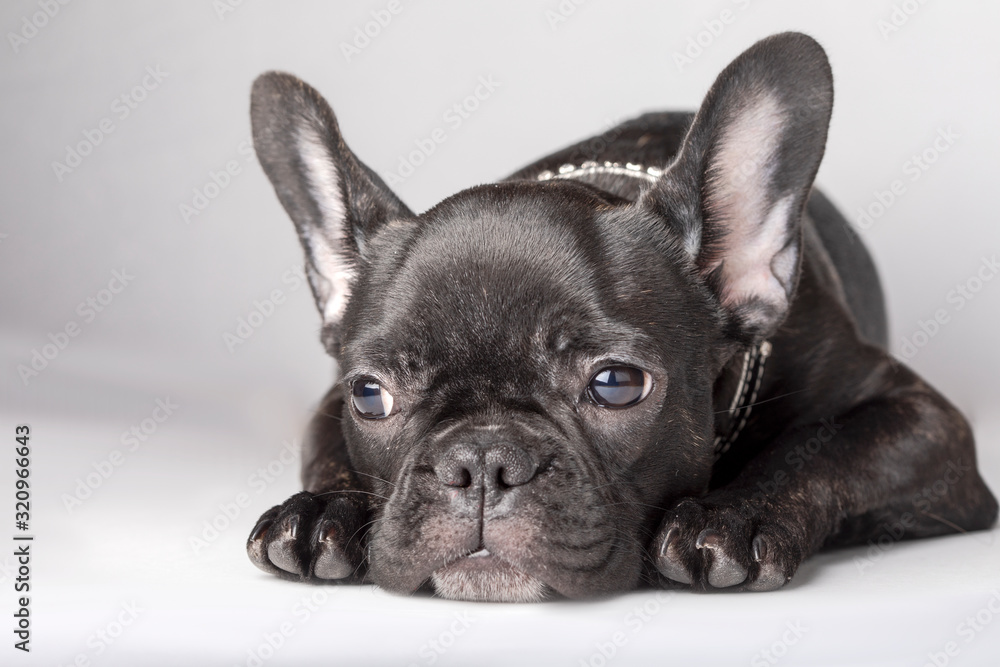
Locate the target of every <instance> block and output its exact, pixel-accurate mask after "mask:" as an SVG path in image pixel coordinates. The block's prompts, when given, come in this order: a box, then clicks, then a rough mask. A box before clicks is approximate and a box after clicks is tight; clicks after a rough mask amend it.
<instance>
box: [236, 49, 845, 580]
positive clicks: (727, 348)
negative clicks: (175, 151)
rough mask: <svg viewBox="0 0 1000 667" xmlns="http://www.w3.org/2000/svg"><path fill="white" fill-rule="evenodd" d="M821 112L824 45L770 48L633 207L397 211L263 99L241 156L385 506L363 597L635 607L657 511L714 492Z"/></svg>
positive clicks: (506, 187)
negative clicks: (271, 200) (259, 182)
mask: <svg viewBox="0 0 1000 667" xmlns="http://www.w3.org/2000/svg"><path fill="white" fill-rule="evenodd" d="M831 104H832V82H831V76H830V70H829V66H828V64H827V61H826V58H825V56H824V54H823V51H822V49H821V48H820V47H819V46H818V45H817V44H816V43H815V42H814V41H812V40H811V39H810V38H808V37H805V36H803V35H796V34H785V35H778V36H775V37H772V38H769V39H767V40H764V41H762V42H760V43H758V44H756V45H755V46H753V47H752V48H751V49H750V50H748V51H747V52H745V53H744V54H743V55H741V56H740V57H739V58H738V59H737V60H736V61H734V62H733V63H732V64H731V65H730V66H729V67H728V68H726V70H725V71H724V72H723V73H722V74H721V75H720V76H719V78H718V80H717V81H716V83H715V84H714V86H713V87H712V88H711V90H710V92H709V93H708V95H707V97H706V99H705V102H704V104H703V105H702V107H701V109H700V111H699V112H698V114H697V116H696V117H695V119H694V121H693V123H692V125H691V127H690V129H689V131H688V133H687V136H686V139H685V140H684V143H683V146H682V149H681V151H680V153H679V155H678V156H677V158H676V159H675V160H674V161H673V162H672V163H671V164H670V165H661V166H662V167H664V168H665V170H664V174H663V176H662V177H661V178H660V179H659V180H658V182H655V183H652V184H650V186H649V187H648V188H646V189H645V190H644V191H643V193H642V195H641V196H640V197H639V198H638V199H637V200H636V201H625V200H621V199H618V198H616V197H614V196H612V195H608V194H605V193H602V192H601V191H599V190H597V189H596V188H593V187H590V186H588V185H584V184H581V183H577V182H572V181H568V180H558V179H553V180H549V181H544V182H543V181H530V182H529V181H513V182H504V183H499V184H495V185H485V186H479V187H474V188H471V189H468V190H465V191H462V192H460V193H458V194H456V195H454V196H452V197H449V198H448V199H446V200H444V201H442V202H441V203H439V204H438V205H436V206H434V207H433V208H432V209H430V210H428V211H426V212H425V213H423V214H420V215H415V214H414V213H412V212H411V211H410V210H409V209H408V208H407V207H406V206H405V205H404V204H403V203H402V202H401V201H400V200H399V199H398V198H397V197H396V196H395V195H394V194H393V193H392V192H391V191H390V190H389V188H388V187H387V186H386V185H385V183H384V182H383V181H382V179H380V178H379V177H378V176H377V175H376V174H375V173H374V172H373V171H372V170H371V169H369V168H367V167H366V166H365V165H364V164H362V163H361V161H360V160H358V158H357V157H355V155H354V154H353V153H352V152H351V151H350V149H348V147H347V145H346V144H345V143H344V139H343V137H342V136H341V133H340V129H339V128H338V125H337V121H336V119H335V117H334V115H333V112H332V111H331V109H330V107H329V106H328V105H327V104H326V102H325V101H324V100H323V99H322V98H321V97H320V95H319V94H318V93H317V92H316V91H315V90H313V89H312V88H310V87H309V86H307V85H306V84H304V83H302V82H301V81H299V80H298V79H296V78H294V77H292V76H289V75H286V74H279V73H269V74H265V75H263V76H261V77H260V78H259V79H258V80H257V82H256V83H255V84H254V89H253V100H252V119H253V132H254V142H255V145H256V149H257V153H258V156H259V158H260V161H261V163H262V164H263V167H264V169H265V171H266V172H267V175H268V176H269V178H270V179H271V181H272V183H273V184H274V187H275V190H276V191H277V194H278V197H279V199H280V200H281V203H282V204H283V205H284V207H285V209H286V210H287V211H288V214H289V215H290V216H291V218H292V220H293V221H294V222H295V225H296V228H297V230H298V233H299V238H300V239H301V241H302V245H303V247H304V249H305V255H306V268H307V271H308V276H309V280H310V284H311V286H312V290H313V293H314V295H315V298H316V302H317V304H318V306H319V310H320V313H321V315H322V319H323V330H322V331H323V333H322V340H323V342H324V344H325V346H326V349H327V350H328V352H329V353H330V354H331V355H332V356H333V357H334V358H336V359H337V361H338V363H339V367H340V369H341V379H340V382H341V383H342V385H343V388H344V391H345V394H346V395H347V396H348V397H349V400H347V401H346V405H345V410H344V415H343V422H342V423H343V430H344V435H345V438H346V441H347V444H348V448H349V452H350V457H351V462H352V465H353V466H354V467H355V469H356V470H357V471H358V472H360V473H362V475H363V477H362V479H365V480H369V481H370V483H371V485H372V491H374V492H376V493H377V494H378V495H380V496H385V497H387V498H388V499H387V500H385V501H384V502H382V501H380V502H379V503H378V504H377V505H376V506H375V507H374V510H375V522H374V524H373V527H372V529H371V533H370V542H369V567H370V570H369V571H370V574H371V577H372V578H373V580H374V581H375V582H376V583H377V584H379V585H381V586H383V587H385V588H387V589H390V590H393V591H398V592H412V591H414V590H416V589H417V588H418V587H420V586H421V585H422V584H424V583H425V582H428V581H430V582H433V585H434V586H435V588H436V589H437V591H438V593H439V594H441V595H443V596H446V597H453V598H462V599H486V600H533V599H539V598H541V597H544V596H545V595H546V594H548V593H550V592H553V591H554V592H556V593H558V594H561V595H565V596H568V597H583V596H591V595H597V594H602V593H608V592H611V591H616V590H622V589H627V588H631V587H634V586H635V584H636V583H637V581H638V580H639V578H640V576H641V573H642V571H643V568H642V566H643V560H644V559H645V558H646V556H645V550H646V548H647V547H648V544H649V540H650V537H651V535H652V531H653V530H654V529H655V528H656V526H657V522H658V519H659V516H660V514H662V511H663V510H662V508H664V507H665V506H666V505H667V504H668V503H669V502H670V501H671V500H672V499H675V498H677V497H679V496H684V495H699V494H701V493H704V491H705V490H706V488H707V485H708V482H709V478H710V475H711V471H712V465H713V437H712V436H713V423H714V420H713V406H712V387H713V382H714V381H715V379H716V377H717V375H718V374H719V372H720V369H721V367H722V366H723V364H724V363H725V362H726V361H727V360H728V359H729V358H730V357H731V355H732V354H734V353H735V352H736V351H737V350H738V349H740V347H741V346H745V345H747V344H750V343H753V342H755V341H759V340H762V339H763V338H764V337H766V336H768V335H769V334H771V333H773V332H774V331H775V330H776V328H777V327H778V326H779V324H780V323H781V321H782V320H783V318H784V317H785V315H786V313H787V311H788V308H789V304H790V302H791V300H792V297H793V295H794V292H795V287H796V283H797V276H798V270H799V266H800V256H801V228H800V218H801V216H802V212H803V208H804V206H805V202H806V199H807V197H808V194H809V190H810V188H811V185H812V181H813V178H814V176H815V174H816V170H817V168H818V166H819V162H820V159H821V156H822V153H823V147H824V144H825V140H826V129H827V124H828V121H829V114H830V108H831ZM382 480H384V481H382Z"/></svg>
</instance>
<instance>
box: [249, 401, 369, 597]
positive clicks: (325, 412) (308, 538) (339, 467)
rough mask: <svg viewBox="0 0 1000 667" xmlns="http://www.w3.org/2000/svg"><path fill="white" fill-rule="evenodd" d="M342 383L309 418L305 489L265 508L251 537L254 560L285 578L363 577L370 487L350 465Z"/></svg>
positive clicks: (342, 578)
mask: <svg viewBox="0 0 1000 667" xmlns="http://www.w3.org/2000/svg"><path fill="white" fill-rule="evenodd" d="M343 406H344V396H343V391H342V390H341V389H340V386H339V385H337V386H335V387H334V388H333V389H331V390H330V392H329V393H327V395H326V396H325V397H324V399H323V401H322V403H321V405H320V408H319V410H318V412H317V413H316V416H315V417H314V418H313V420H312V423H311V424H310V428H309V433H308V437H307V440H306V445H305V450H304V451H303V460H302V481H303V486H304V487H305V490H304V491H302V492H300V493H297V494H295V495H294V496H292V497H291V498H289V499H288V500H286V501H285V502H284V503H282V504H281V505H277V506H275V507H272V508H271V509H269V510H267V511H266V512H264V514H263V516H261V517H260V519H259V520H258V521H257V524H256V526H254V529H253V531H252V532H251V534H250V538H249V539H248V540H247V553H248V554H249V555H250V560H252V561H253V563H254V565H256V566H257V567H259V568H260V569H262V570H264V571H265V572H269V573H271V574H276V575H278V576H280V577H284V578H286V579H295V580H336V581H342V582H345V583H346V582H357V581H360V580H361V579H362V578H363V577H364V571H363V561H364V558H363V554H364V549H363V544H362V543H363V537H364V530H363V528H364V527H365V520H366V518H365V517H366V516H367V515H368V509H367V508H368V502H367V501H366V498H367V497H368V496H367V494H368V492H367V491H366V490H365V489H364V488H363V487H364V485H362V484H360V483H358V481H357V478H356V477H355V475H354V473H353V472H352V471H351V466H350V461H349V459H348V455H347V449H346V447H345V444H344V436H343V433H342V431H341V427H340V419H341V415H342V414H343Z"/></svg>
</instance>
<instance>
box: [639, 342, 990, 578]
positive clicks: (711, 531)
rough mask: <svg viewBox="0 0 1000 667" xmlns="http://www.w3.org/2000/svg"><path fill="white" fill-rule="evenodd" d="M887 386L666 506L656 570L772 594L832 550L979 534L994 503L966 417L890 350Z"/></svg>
mask: <svg viewBox="0 0 1000 667" xmlns="http://www.w3.org/2000/svg"><path fill="white" fill-rule="evenodd" d="M877 374H879V375H881V376H882V378H884V379H885V381H886V385H887V386H886V387H885V389H883V390H882V391H880V392H879V393H878V395H877V396H876V397H875V398H872V399H869V400H866V401H864V402H863V403H860V404H858V405H856V406H855V407H854V408H852V409H851V410H849V411H847V412H846V413H844V414H840V415H831V417H830V418H829V419H824V420H821V421H820V422H817V423H813V424H808V425H804V426H799V427H795V428H791V429H789V430H788V431H787V432H785V433H784V434H783V435H781V436H780V437H778V438H777V439H775V440H774V441H773V442H771V443H770V445H769V446H768V447H767V448H766V449H765V450H764V451H762V452H761V453H760V454H759V455H758V456H757V457H755V458H754V459H753V460H752V461H751V462H750V463H749V464H748V465H747V466H746V468H744V470H742V471H741V473H740V474H739V476H737V477H736V478H735V479H734V480H733V481H732V482H731V483H729V484H727V485H725V486H723V487H721V488H718V489H716V490H713V491H711V492H709V493H708V494H707V495H705V496H704V497H701V498H685V499H682V500H680V501H679V502H678V503H676V505H674V507H673V508H672V509H671V510H670V511H668V512H667V514H666V516H665V518H664V520H663V523H662V524H661V528H660V531H659V533H658V534H657V537H656V539H654V541H653V544H652V550H653V551H652V555H653V559H654V562H655V563H656V567H657V569H658V570H659V571H660V573H661V574H663V575H664V576H665V577H666V578H667V579H669V580H671V581H673V582H679V583H683V584H691V585H692V587H694V588H697V589H701V590H707V589H713V588H730V587H733V588H736V589H741V590H772V589H775V588H779V587H780V586H782V585H784V584H785V583H786V582H787V581H788V580H789V579H790V578H791V577H792V575H793V574H794V573H795V570H796V568H797V567H798V565H799V563H801V562H802V560H803V559H805V558H806V557H808V556H809V555H811V554H812V553H814V552H816V551H817V550H818V549H820V548H821V547H823V546H845V545H848V544H864V543H865V542H867V541H868V540H879V539H882V540H883V541H884V539H885V538H884V537H883V536H887V537H888V539H892V540H899V539H910V538H916V537H927V536H932V535H941V534H948V533H957V532H965V531H970V530H982V529H985V528H988V527H990V526H991V525H993V523H994V521H995V520H996V516H997V502H996V500H995V499H994V497H993V495H992V494H991V493H990V491H989V489H987V488H986V485H985V484H984V483H983V480H982V478H981V477H980V476H979V474H978V472H977V471H976V466H975V451H974V446H973V437H972V432H971V430H970V427H969V425H968V423H967V422H966V421H965V419H964V418H963V417H962V415H961V414H960V413H959V412H958V411H957V410H956V409H955V408H954V407H953V406H952V405H951V404H950V403H948V401H947V400H945V399H944V398H943V397H942V396H941V395H940V394H938V393H937V392H935V391H934V390H933V389H932V388H931V387H929V386H928V385H927V384H926V383H924V382H923V381H922V380H920V378H918V377H917V376H916V375H914V374H913V373H912V372H911V371H909V370H908V369H906V368H904V367H902V366H898V365H895V364H894V363H893V362H892V360H891V359H890V358H889V357H888V356H886V357H885V358H884V360H883V362H882V365H881V368H880V369H879V373H877Z"/></svg>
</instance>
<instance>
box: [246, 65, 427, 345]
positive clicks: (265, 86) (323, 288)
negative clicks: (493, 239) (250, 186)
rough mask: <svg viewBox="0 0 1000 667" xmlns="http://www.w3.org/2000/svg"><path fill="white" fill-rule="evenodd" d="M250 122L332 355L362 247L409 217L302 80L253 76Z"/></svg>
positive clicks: (362, 255)
mask: <svg viewBox="0 0 1000 667" xmlns="http://www.w3.org/2000/svg"><path fill="white" fill-rule="evenodd" d="M250 120H251V123H252V125H253V142H254V148H255V149H256V150H257V158H258V159H259V160H260V163H261V166H262V167H264V172H265V173H266V174H267V177H268V178H269V179H270V180H271V184H272V185H273V186H274V191H275V193H277V195H278V199H279V200H280V201H281V204H282V206H284V207H285V210H286V211H287V212H288V215H289V217H291V218H292V222H294V223H295V228H296V230H297V231H298V233H299V240H300V241H301V242H302V248H303V250H304V251H305V255H306V272H307V274H308V277H309V284H310V286H311V287H312V291H313V296H314V297H315V298H316V305H317V307H318V308H319V311H320V314H321V315H322V317H323V333H322V339H323V343H324V345H325V346H326V348H327V350H328V351H329V352H331V353H335V351H336V347H337V340H338V338H339V329H340V321H341V318H342V317H343V314H344V310H345V309H346V307H347V302H348V300H349V299H350V296H351V288H352V286H353V284H354V281H355V277H356V275H357V272H358V269H359V268H360V266H361V265H362V264H363V263H364V262H365V261H366V253H365V250H366V246H367V243H368V241H369V240H370V239H371V238H372V237H373V236H374V235H375V234H376V233H377V232H378V231H379V230H380V229H381V228H382V227H383V226H384V225H385V224H386V223H387V222H389V221H391V220H394V219H396V220H398V219H406V218H413V217H414V216H413V213H411V212H410V210H409V209H408V208H407V207H406V205H404V204H403V202H401V201H400V200H399V198H398V197H396V195H395V194H393V192H392V191H391V190H390V189H389V188H388V186H386V184H385V183H384V182H383V181H382V179H381V178H379V177H378V175H377V174H376V173H375V172H374V171H372V170H371V169H369V168H368V167H367V166H365V165H364V164H363V163H362V162H361V161H360V160H359V159H358V158H357V157H356V156H355V155H354V153H353V152H352V151H351V149H350V148H348V147H347V144H346V143H345V142H344V138H343V136H341V134H340V128H339V127H338V125H337V119H336V117H335V116H334V115H333V110H332V109H331V108H330V105H329V104H327V103H326V100H324V99H323V97H322V96H321V95H320V94H319V93H318V92H316V90H315V89H313V88H312V87H310V86H309V85H308V84H306V83H305V82H303V81H301V80H300V79H298V78H296V77H294V76H292V75H291V74H285V73H282V72H268V73H266V74H262V75H261V76H259V77H258V78H257V80H256V81H254V84H253V91H252V93H251V98H250Z"/></svg>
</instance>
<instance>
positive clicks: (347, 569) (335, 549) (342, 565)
mask: <svg viewBox="0 0 1000 667" xmlns="http://www.w3.org/2000/svg"><path fill="white" fill-rule="evenodd" d="M316 534H317V539H316V553H315V556H314V561H313V566H312V571H313V574H314V575H316V577H318V578H320V579H343V578H345V577H348V576H350V575H351V573H352V572H353V571H354V566H353V565H351V563H350V561H349V560H348V558H347V555H346V554H345V553H344V550H343V549H341V548H340V545H339V544H338V542H337V539H338V538H339V537H340V531H339V529H338V527H337V526H336V525H335V524H329V523H327V524H320V525H319V527H318V530H317V531H316Z"/></svg>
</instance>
